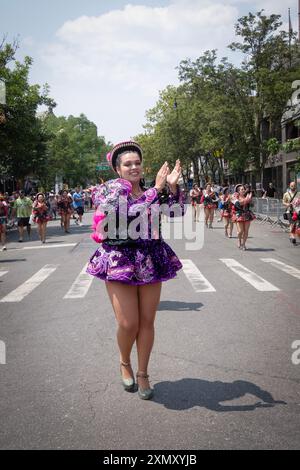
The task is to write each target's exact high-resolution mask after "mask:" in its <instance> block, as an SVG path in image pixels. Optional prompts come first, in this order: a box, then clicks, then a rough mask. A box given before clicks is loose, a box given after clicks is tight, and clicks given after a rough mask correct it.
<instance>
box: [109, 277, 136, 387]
mask: <svg viewBox="0 0 300 470" xmlns="http://www.w3.org/2000/svg"><path fill="white" fill-rule="evenodd" d="M106 289H107V292H108V295H109V298H110V301H111V304H112V306H113V309H114V312H115V316H116V320H117V323H118V330H117V341H118V346H119V350H120V361H122V362H124V363H129V362H130V354H131V350H132V346H133V344H134V342H135V340H136V337H137V333H138V328H139V302H138V288H137V286H130V285H128V284H123V283H122V282H116V281H107V282H106ZM122 375H123V377H124V379H128V378H130V377H133V371H132V369H131V367H130V366H128V367H122Z"/></svg>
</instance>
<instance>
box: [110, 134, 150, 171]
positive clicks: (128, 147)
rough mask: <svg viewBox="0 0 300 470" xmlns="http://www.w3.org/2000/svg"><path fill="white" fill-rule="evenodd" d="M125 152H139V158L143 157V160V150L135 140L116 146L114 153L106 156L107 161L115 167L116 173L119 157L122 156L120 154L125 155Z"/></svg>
mask: <svg viewBox="0 0 300 470" xmlns="http://www.w3.org/2000/svg"><path fill="white" fill-rule="evenodd" d="M125 151H128V152H137V153H138V154H139V156H140V157H141V160H142V159H143V153H142V149H141V147H140V146H139V144H137V143H136V142H134V141H133V140H128V141H127V142H120V143H119V144H117V145H115V146H114V148H113V149H112V151H111V152H109V153H108V154H107V156H106V158H107V161H108V162H109V163H110V164H111V166H112V167H113V169H114V170H115V171H116V162H117V158H118V155H120V153H123V152H125Z"/></svg>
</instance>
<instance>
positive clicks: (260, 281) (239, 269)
mask: <svg viewBox="0 0 300 470" xmlns="http://www.w3.org/2000/svg"><path fill="white" fill-rule="evenodd" d="M220 261H222V263H224V264H226V266H227V267H228V268H229V269H231V271H233V272H234V273H236V274H237V275H238V276H240V277H241V278H242V279H244V281H246V282H249V284H251V285H252V286H253V287H254V288H255V289H256V290H259V291H261V292H276V291H279V290H280V289H278V287H276V286H274V285H273V284H271V283H270V282H268V281H266V280H265V279H264V278H262V277H260V276H259V275H258V274H255V273H254V272H253V271H250V269H247V268H245V266H243V265H242V264H240V263H239V262H238V261H236V260H234V259H231V258H220Z"/></svg>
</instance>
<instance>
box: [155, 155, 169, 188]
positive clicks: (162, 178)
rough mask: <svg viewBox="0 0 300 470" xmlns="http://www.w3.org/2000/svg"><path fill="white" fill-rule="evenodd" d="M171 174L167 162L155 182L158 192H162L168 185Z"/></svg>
mask: <svg viewBox="0 0 300 470" xmlns="http://www.w3.org/2000/svg"><path fill="white" fill-rule="evenodd" d="M169 174H170V169H169V165H168V162H165V163H164V164H163V166H162V167H161V169H160V170H159V171H158V173H157V176H156V180H155V188H156V189H157V191H162V190H163V189H164V187H165V185H166V182H167V177H168V175H169Z"/></svg>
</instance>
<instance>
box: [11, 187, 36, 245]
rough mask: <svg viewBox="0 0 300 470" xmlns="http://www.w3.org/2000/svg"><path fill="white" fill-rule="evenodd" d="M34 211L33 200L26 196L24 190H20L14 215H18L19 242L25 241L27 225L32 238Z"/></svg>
mask: <svg viewBox="0 0 300 470" xmlns="http://www.w3.org/2000/svg"><path fill="white" fill-rule="evenodd" d="M31 213H32V200H31V199H30V197H27V196H25V193H24V191H20V195H19V197H18V199H16V201H15V202H14V216H15V215H16V216H17V220H18V230H19V243H22V242H23V234H24V227H27V233H28V238H30V233H31V225H30V222H29V220H30V216H31Z"/></svg>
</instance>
